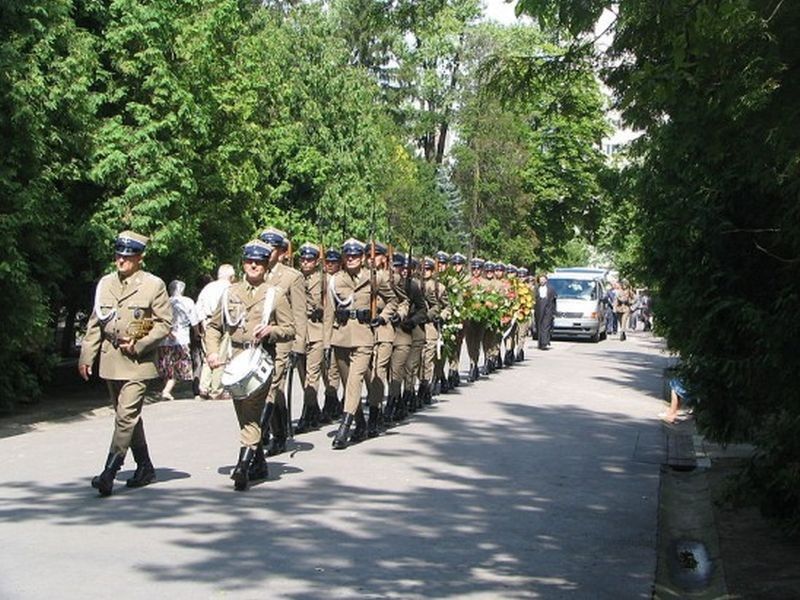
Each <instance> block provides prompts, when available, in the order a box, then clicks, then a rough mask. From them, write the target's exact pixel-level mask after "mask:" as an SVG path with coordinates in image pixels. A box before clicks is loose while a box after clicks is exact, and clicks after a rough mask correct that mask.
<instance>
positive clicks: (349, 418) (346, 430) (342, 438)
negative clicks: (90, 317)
mask: <svg viewBox="0 0 800 600" xmlns="http://www.w3.org/2000/svg"><path fill="white" fill-rule="evenodd" d="M352 424H353V415H351V414H350V413H344V414H343V415H342V421H341V423H339V429H338V430H337V431H336V435H335V436H334V437H333V449H334V450H343V449H345V448H347V438H348V437H349V434H350V426H351V425H352Z"/></svg>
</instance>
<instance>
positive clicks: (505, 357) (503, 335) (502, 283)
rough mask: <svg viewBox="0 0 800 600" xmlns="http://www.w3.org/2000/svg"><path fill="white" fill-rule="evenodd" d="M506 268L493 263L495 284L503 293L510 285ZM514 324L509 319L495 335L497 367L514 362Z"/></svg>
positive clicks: (502, 264) (503, 265)
mask: <svg viewBox="0 0 800 600" xmlns="http://www.w3.org/2000/svg"><path fill="white" fill-rule="evenodd" d="M508 268H509V266H508V265H506V264H505V263H502V262H498V263H495V265H494V280H495V282H496V284H495V285H496V286H497V289H498V290H499V291H500V292H502V293H503V294H507V293H508V288H509V286H510V285H511V284H510V283H509V280H508V277H507V273H508ZM515 326H516V324H515V323H513V321H509V323H507V324H504V325H503V328H504V329H503V331H501V332H500V334H499V335H498V336H497V355H496V357H495V363H496V364H497V366H498V368H500V367H502V366H505V367H510V366H511V365H512V364H513V363H514V341H515V340H516V335H515V333H514V327H515ZM504 341H505V345H506V351H505V354H503V348H502V345H503V342H504Z"/></svg>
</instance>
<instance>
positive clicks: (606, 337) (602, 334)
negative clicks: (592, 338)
mask: <svg viewBox="0 0 800 600" xmlns="http://www.w3.org/2000/svg"><path fill="white" fill-rule="evenodd" d="M600 339H601V340H606V339H608V331H606V330H605V329H604V330H603V333H601V334H600Z"/></svg>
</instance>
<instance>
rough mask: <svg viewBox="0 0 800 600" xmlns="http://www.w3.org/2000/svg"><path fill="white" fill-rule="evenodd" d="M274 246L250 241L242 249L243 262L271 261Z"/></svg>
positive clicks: (260, 241)
mask: <svg viewBox="0 0 800 600" xmlns="http://www.w3.org/2000/svg"><path fill="white" fill-rule="evenodd" d="M272 250H273V246H271V245H270V244H267V243H266V242H264V241H262V240H250V241H249V242H247V243H246V244H245V245H244V246H243V247H242V260H263V261H267V260H269V256H270V254H272Z"/></svg>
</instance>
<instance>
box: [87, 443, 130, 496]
mask: <svg viewBox="0 0 800 600" xmlns="http://www.w3.org/2000/svg"><path fill="white" fill-rule="evenodd" d="M123 462H125V455H124V454H120V453H119V452H109V454H108V457H107V458H106V466H105V467H104V468H103V472H102V473H100V475H98V476H97V477H93V478H92V487H93V488H95V489H96V490H97V491H98V493H99V494H100V495H101V496H103V497H106V496H110V495H111V493H112V491H113V490H114V478H115V477H116V476H117V473H118V472H119V470H120V469H121V468H122V463H123Z"/></svg>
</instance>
